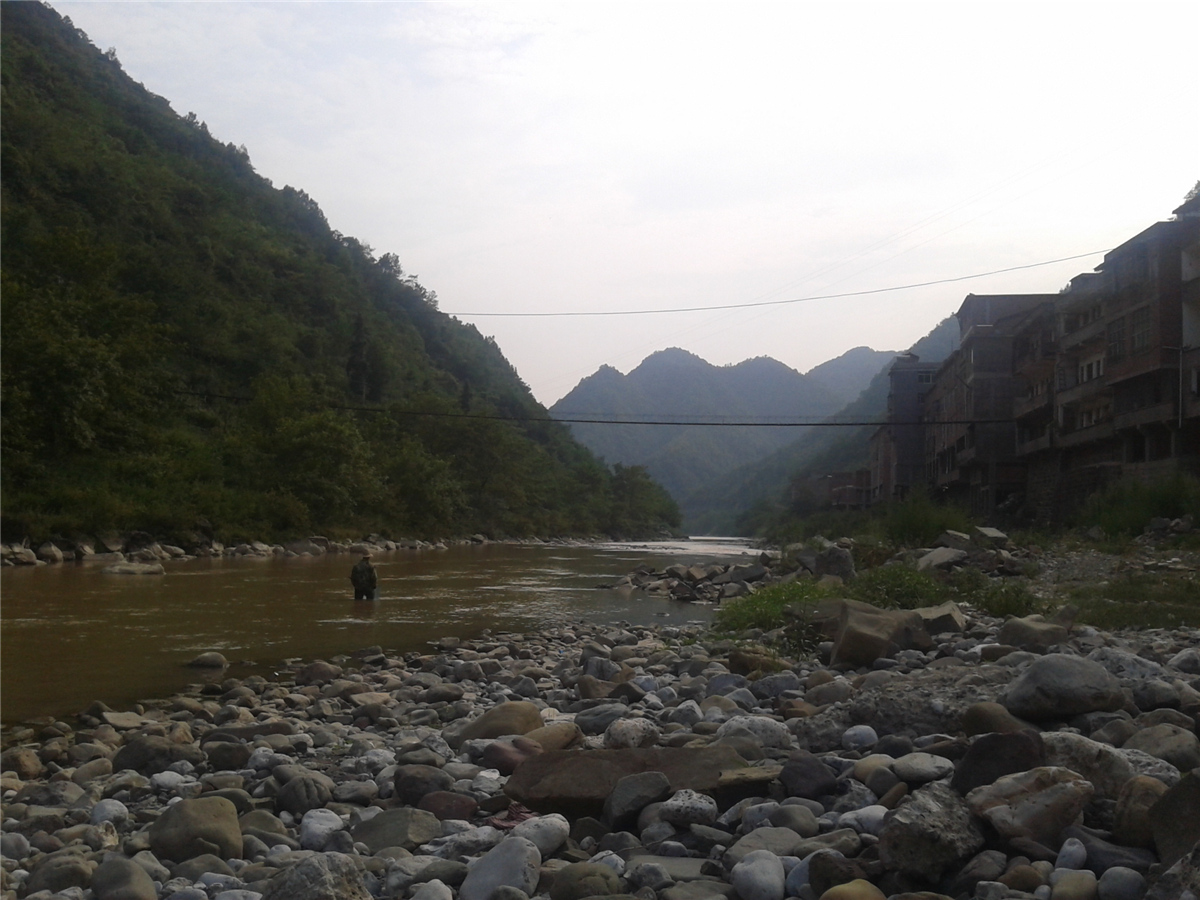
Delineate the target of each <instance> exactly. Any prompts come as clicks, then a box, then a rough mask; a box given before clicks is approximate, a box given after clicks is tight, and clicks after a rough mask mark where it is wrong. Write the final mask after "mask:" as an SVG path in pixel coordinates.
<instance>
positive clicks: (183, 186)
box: [0, 3, 678, 540]
mask: <svg viewBox="0 0 1200 900" xmlns="http://www.w3.org/2000/svg"><path fill="white" fill-rule="evenodd" d="M0 13H2V15H3V22H2V24H3V54H2V58H0V63H2V81H0V84H2V91H3V98H2V102H3V106H2V114H3V119H2V134H0V142H2V148H0V149H2V154H3V245H2V251H3V271H2V273H0V277H2V279H3V283H2V285H0V288H2V300H3V325H4V327H3V347H2V356H0V365H2V367H3V368H2V372H0V375H2V378H3V383H2V388H3V393H2V398H0V400H2V411H3V423H2V429H3V430H2V433H0V439H2V442H3V443H2V450H3V476H2V477H3V492H4V520H3V530H4V532H5V535H4V536H5V538H6V539H10V538H19V537H22V536H25V535H32V536H35V537H37V536H44V535H48V534H54V533H58V534H64V535H69V534H71V533H72V532H79V531H82V532H96V531H100V530H105V529H122V528H126V529H127V528H141V529H148V530H153V531H156V532H159V533H163V534H168V535H169V534H175V535H181V536H182V535H187V534H196V533H200V534H205V533H207V534H209V535H216V536H218V537H222V538H224V539H226V540H229V539H233V538H239V537H242V538H244V537H268V536H276V535H277V536H284V535H297V534H304V533H309V532H311V531H314V530H322V531H325V532H327V533H330V534H338V533H342V534H345V533H353V532H359V533H361V532H365V531H369V530H377V531H380V532H383V533H391V534H393V535H399V534H409V535H413V534H420V535H427V536H431V535H437V534H449V533H470V532H476V531H486V532H489V533H491V534H493V535H497V536H499V535H527V534H543V535H548V534H567V533H599V532H603V533H608V534H620V535H636V534H646V533H649V532H651V531H654V530H657V529H661V528H663V527H665V526H673V525H678V511H677V509H676V508H675V505H674V503H673V502H672V501H671V499H670V497H669V496H668V495H667V494H666V493H665V492H664V491H663V490H662V489H661V488H660V487H658V486H657V485H656V484H654V483H653V482H652V481H651V480H650V479H649V477H648V476H647V474H646V472H645V471H644V470H642V469H639V468H637V467H620V466H618V467H616V468H615V469H608V468H606V467H605V466H604V465H603V464H602V463H600V462H599V461H597V460H596V459H595V458H594V457H593V456H592V455H591V454H590V453H589V452H588V451H587V450H585V449H584V448H583V447H581V446H580V445H578V444H577V443H575V442H574V441H573V440H572V438H571V437H570V435H569V434H568V432H567V431H566V429H565V428H564V427H563V426H561V425H558V424H557V423H555V422H553V421H552V420H550V419H549V417H548V416H547V414H546V412H545V410H544V409H542V407H541V406H540V405H538V404H537V403H536V401H535V400H534V399H533V397H532V395H531V394H530V392H529V390H528V388H527V387H526V386H525V385H524V384H523V383H522V382H521V380H520V378H519V377H518V376H517V373H516V372H515V371H514V370H513V369H512V367H511V366H510V365H509V363H508V362H507V361H506V360H505V359H504V357H503V355H502V354H501V353H500V351H499V349H498V348H497V347H496V345H495V343H494V342H493V341H491V339H489V338H485V337H483V336H482V335H480V334H479V333H478V332H477V331H476V330H475V328H474V327H472V326H469V325H465V324H463V323H461V322H459V321H457V320H455V319H453V318H451V317H449V316H446V315H445V314H443V313H441V312H439V311H438V309H437V303H436V297H435V296H434V294H433V293H432V292H430V291H427V290H426V289H425V288H424V287H422V286H421V285H420V284H419V283H418V282H417V281H416V280H415V279H414V278H412V277H409V276H407V275H405V273H404V271H403V269H402V268H401V265H400V262H399V260H398V258H397V257H396V256H395V255H394V254H391V253H385V254H383V255H381V256H378V257H376V255H375V253H374V252H373V251H372V249H371V248H370V247H368V246H366V245H365V244H363V243H361V242H359V241H357V240H355V239H354V238H352V237H349V236H346V235H343V234H340V233H338V232H337V231H335V230H333V229H331V228H330V226H329V224H328V223H327V222H326V220H325V217H324V215H323V214H322V212H321V210H320V209H319V208H318V206H317V204H316V203H315V202H314V201H313V200H312V199H311V198H310V197H308V196H307V195H306V194H305V193H304V192H303V191H302V190H298V189H295V188H292V187H285V188H283V189H282V190H277V189H275V188H274V187H273V186H272V185H271V183H270V182H269V181H268V180H266V179H265V178H263V177H261V176H259V175H258V174H256V173H255V171H254V169H253V167H252V166H251V163H250V159H249V156H248V154H247V152H246V150H245V148H241V147H235V146H233V145H232V144H222V143H221V142H220V141H218V140H216V139H215V138H214V137H213V136H212V135H211V134H209V132H208V129H207V128H206V126H205V125H204V123H203V122H201V121H199V120H198V119H197V117H196V116H195V115H193V114H191V113H189V114H188V115H187V116H186V117H180V116H178V115H176V114H175V113H174V112H173V111H172V110H171V108H170V106H169V105H168V103H167V101H166V100H164V99H163V98H161V97H157V96H155V95H154V94H151V93H150V92H148V91H147V90H145V89H144V88H143V87H142V86H141V85H138V84H135V83H134V82H133V81H132V80H131V79H129V78H128V76H126V74H125V73H124V72H123V71H122V69H121V66H120V63H119V62H118V60H117V59H116V56H115V54H113V53H108V54H104V53H101V52H100V51H99V50H98V49H96V48H95V47H94V46H93V45H92V44H91V43H90V42H89V41H88V40H87V37H86V35H84V34H83V33H82V32H80V31H77V30H76V29H74V28H73V27H72V26H71V24H70V20H63V19H61V18H60V17H59V16H58V14H57V13H55V12H54V11H53V10H51V9H49V8H47V7H44V6H42V5H41V4H37V3H4V4H0Z"/></svg>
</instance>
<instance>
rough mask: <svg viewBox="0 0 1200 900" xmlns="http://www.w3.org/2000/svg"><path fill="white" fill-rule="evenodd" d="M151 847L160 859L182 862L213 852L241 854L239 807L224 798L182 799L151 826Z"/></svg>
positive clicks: (225, 855) (234, 855)
mask: <svg viewBox="0 0 1200 900" xmlns="http://www.w3.org/2000/svg"><path fill="white" fill-rule="evenodd" d="M150 849H151V850H153V851H154V855H155V856H157V857H158V858H159V859H169V860H173V861H175V862H183V861H184V860H188V859H191V858H192V857H195V856H200V855H202V854H205V853H212V854H215V855H216V856H219V857H220V858H221V859H230V858H233V859H237V858H240V857H241V855H242V832H241V828H240V827H239V825H238V817H237V807H235V806H234V805H233V804H232V803H231V802H229V801H228V800H226V799H225V798H224V797H199V798H196V799H194V800H180V801H179V802H178V803H175V804H173V805H171V806H168V807H167V808H166V809H165V810H164V811H163V813H162V815H160V816H159V817H158V818H157V819H155V820H154V824H152V825H151V826H150Z"/></svg>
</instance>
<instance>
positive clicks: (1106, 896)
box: [1096, 866, 1146, 900]
mask: <svg viewBox="0 0 1200 900" xmlns="http://www.w3.org/2000/svg"><path fill="white" fill-rule="evenodd" d="M1145 889H1146V878H1145V876H1144V875H1142V873H1141V872H1138V871H1136V870H1134V869H1127V868H1125V867H1124V866H1113V867H1112V868H1111V869H1109V870H1107V871H1106V872H1105V873H1104V874H1103V875H1101V876H1100V882H1099V884H1097V885H1096V890H1097V895H1098V897H1099V900H1139V898H1140V897H1141V896H1142V892H1143V891H1144V890H1145Z"/></svg>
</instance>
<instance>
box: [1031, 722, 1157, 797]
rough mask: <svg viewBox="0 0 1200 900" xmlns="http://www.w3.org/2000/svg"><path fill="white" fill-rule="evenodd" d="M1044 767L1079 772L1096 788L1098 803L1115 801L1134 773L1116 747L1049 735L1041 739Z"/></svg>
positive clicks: (1068, 734) (1068, 735)
mask: <svg viewBox="0 0 1200 900" xmlns="http://www.w3.org/2000/svg"><path fill="white" fill-rule="evenodd" d="M1042 742H1043V744H1044V746H1045V748H1046V765H1048V766H1061V767H1062V768H1064V769H1070V770H1071V771H1072V772H1078V773H1079V774H1080V775H1082V776H1083V777H1084V778H1086V779H1087V780H1088V781H1090V782H1091V783H1092V785H1093V786H1094V787H1095V788H1096V799H1097V800H1116V799H1117V795H1118V794H1119V793H1120V792H1121V788H1122V787H1124V786H1125V782H1127V781H1129V779H1131V778H1133V776H1134V775H1136V774H1137V773H1136V772H1134V770H1133V766H1132V765H1130V764H1129V759H1128V758H1127V757H1126V756H1125V755H1124V754H1122V753H1121V751H1119V750H1118V749H1117V748H1116V747H1113V746H1110V745H1109V744H1102V743H1100V742H1099V741H1093V740H1092V739H1091V738H1086V737H1084V736H1083V735H1082V734H1072V733H1071V732H1069V731H1051V732H1047V733H1046V734H1043V735H1042Z"/></svg>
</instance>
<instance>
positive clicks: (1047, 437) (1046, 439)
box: [1017, 431, 1054, 456]
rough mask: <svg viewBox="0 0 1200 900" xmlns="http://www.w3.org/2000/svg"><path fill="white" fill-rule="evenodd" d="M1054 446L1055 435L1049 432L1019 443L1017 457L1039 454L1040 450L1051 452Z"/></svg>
mask: <svg viewBox="0 0 1200 900" xmlns="http://www.w3.org/2000/svg"><path fill="white" fill-rule="evenodd" d="M1053 446H1054V435H1052V434H1051V433H1050V432H1049V431H1047V432H1046V433H1045V434H1043V435H1042V436H1041V437H1037V438H1033V439H1032V440H1028V441H1025V442H1024V443H1020V442H1018V443H1017V456H1027V455H1029V454H1030V453H1037V452H1038V451H1039V450H1049V449H1050V448H1051V447H1053Z"/></svg>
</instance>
